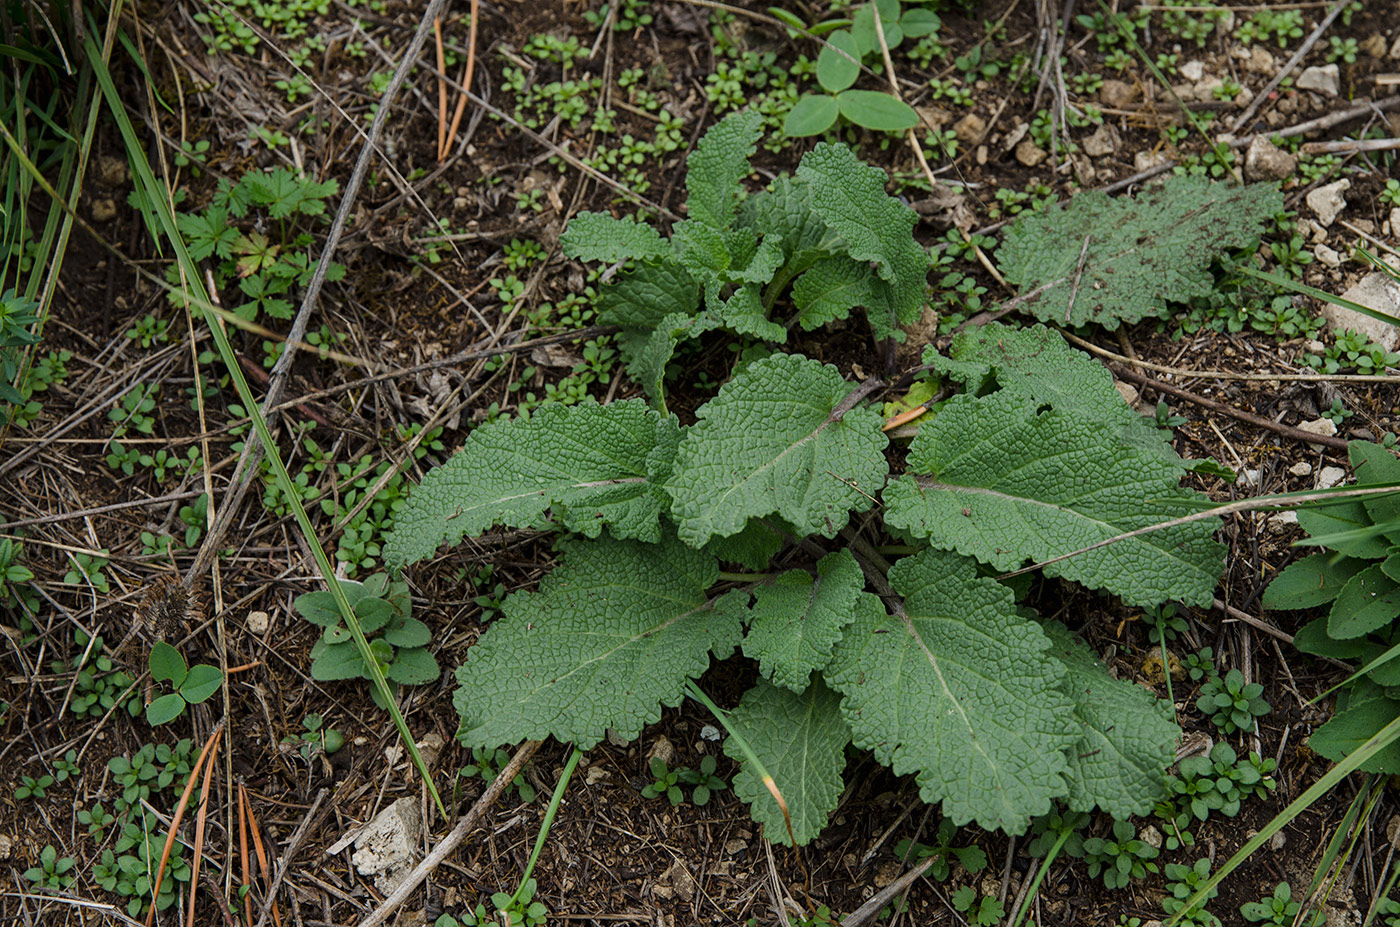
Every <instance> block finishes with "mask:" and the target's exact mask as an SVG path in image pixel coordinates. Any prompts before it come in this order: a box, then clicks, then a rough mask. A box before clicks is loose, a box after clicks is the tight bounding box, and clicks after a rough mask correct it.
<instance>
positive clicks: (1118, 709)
mask: <svg viewBox="0 0 1400 927" xmlns="http://www.w3.org/2000/svg"><path fill="white" fill-rule="evenodd" d="M1042 629H1043V630H1044V631H1045V633H1046V635H1048V636H1049V638H1050V641H1051V643H1052V650H1051V652H1052V653H1053V654H1054V655H1055V657H1056V658H1057V659H1059V661H1060V662H1061V663H1063V664H1064V665H1065V669H1066V670H1067V676H1066V685H1067V687H1068V691H1069V695H1070V698H1072V699H1074V703H1075V707H1074V717H1075V720H1076V721H1078V722H1079V724H1080V726H1081V734H1080V738H1079V742H1078V743H1077V744H1076V745H1075V746H1074V747H1073V748H1072V749H1071V750H1070V751H1069V807H1070V810H1071V811H1093V810H1094V808H1095V807H1096V806H1097V807H1099V808H1102V809H1103V810H1104V811H1106V812H1108V813H1109V814H1111V815H1112V816H1113V817H1115V818H1117V819H1118V820H1120V821H1126V820H1127V819H1128V818H1130V817H1133V816H1136V815H1140V814H1147V813H1148V812H1149V811H1151V810H1152V805H1153V802H1154V801H1157V800H1158V799H1161V798H1163V797H1164V796H1165V794H1166V788H1167V767H1169V766H1171V764H1172V763H1173V762H1174V761H1175V758H1176V742H1177V740H1178V738H1180V737H1181V729H1180V728H1178V727H1177V726H1176V723H1175V722H1174V721H1173V720H1172V711H1171V706H1170V705H1169V704H1167V703H1165V702H1159V701H1157V699H1156V698H1154V697H1153V695H1152V693H1151V692H1148V691H1147V690H1146V689H1144V688H1142V687H1141V686H1138V685H1134V684H1133V683H1131V682H1128V681H1127V680H1124V679H1114V678H1113V677H1112V676H1110V675H1108V670H1107V669H1105V668H1104V666H1103V664H1102V663H1100V662H1099V661H1098V659H1097V658H1096V657H1095V656H1094V654H1093V652H1092V651H1090V650H1089V647H1088V645H1087V644H1085V643H1084V642H1083V641H1082V640H1080V639H1079V638H1078V637H1076V636H1075V635H1074V634H1072V633H1070V631H1069V629H1068V628H1066V627H1065V626H1064V625H1062V624H1060V623H1059V622H1058V621H1051V622H1047V623H1046V624H1044V625H1043V626H1042Z"/></svg>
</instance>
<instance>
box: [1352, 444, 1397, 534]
mask: <svg viewBox="0 0 1400 927" xmlns="http://www.w3.org/2000/svg"><path fill="white" fill-rule="evenodd" d="M1347 454H1348V455H1349V456H1350V457H1351V464H1352V466H1353V467H1355V468H1356V482H1357V483H1394V482H1400V460H1397V459H1396V457H1395V453H1394V452H1393V451H1390V450H1387V449H1386V448H1384V447H1382V446H1381V445H1379V444H1373V443H1371V442H1369V441H1352V442H1351V443H1349V444H1348V445H1347ZM1361 501H1362V504H1363V505H1365V506H1366V512H1367V514H1369V515H1370V516H1371V521H1372V522H1374V523H1375V524H1376V525H1379V526H1383V527H1384V528H1385V535H1384V536H1385V539H1386V540H1388V541H1390V543H1392V544H1397V545H1400V488H1397V489H1396V490H1395V492H1393V493H1386V494H1385V495H1381V496H1365V497H1363V498H1362V500H1361Z"/></svg>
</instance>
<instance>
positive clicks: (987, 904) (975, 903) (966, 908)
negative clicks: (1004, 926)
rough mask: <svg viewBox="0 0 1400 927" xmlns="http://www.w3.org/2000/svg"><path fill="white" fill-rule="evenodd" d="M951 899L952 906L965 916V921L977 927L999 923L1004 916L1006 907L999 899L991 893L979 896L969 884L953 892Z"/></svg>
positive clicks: (986, 926) (989, 926) (987, 926)
mask: <svg viewBox="0 0 1400 927" xmlns="http://www.w3.org/2000/svg"><path fill="white" fill-rule="evenodd" d="M952 901H953V907H954V908H956V909H957V910H958V911H961V912H962V913H963V914H964V915H966V916H967V922H968V923H969V924H976V925H978V927H991V925H993V924H999V923H1001V919H1002V918H1003V917H1005V916H1006V909H1005V907H1003V906H1002V903H1001V902H1000V901H998V900H997V899H996V898H994V897H992V896H991V895H983V896H981V897H979V896H978V894H977V890H976V889H975V888H973V887H972V886H971V885H964V886H963V887H962V888H960V889H958V890H957V891H955V892H953V897H952Z"/></svg>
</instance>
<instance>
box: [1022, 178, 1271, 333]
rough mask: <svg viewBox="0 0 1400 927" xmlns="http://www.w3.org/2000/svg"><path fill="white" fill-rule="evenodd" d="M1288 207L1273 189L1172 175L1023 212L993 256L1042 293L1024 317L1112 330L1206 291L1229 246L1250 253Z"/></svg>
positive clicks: (1026, 289)
mask: <svg viewBox="0 0 1400 927" xmlns="http://www.w3.org/2000/svg"><path fill="white" fill-rule="evenodd" d="M1282 209H1283V196H1282V194H1280V193H1279V191H1278V190H1277V189H1276V188H1275V187H1274V186H1273V185H1272V184H1253V185H1250V186H1244V187H1236V186H1229V185H1226V184H1215V183H1211V182H1210V181H1208V180H1205V179H1204V178H1199V177H1168V178H1167V180H1166V183H1164V184H1163V185H1161V186H1159V187H1151V188H1148V189H1147V190H1144V191H1143V192H1142V193H1139V194H1137V195H1136V196H1133V197H1122V198H1118V199H1113V198H1110V197H1109V196H1108V195H1107V194H1105V193H1101V192H1098V191H1092V190H1091V191H1088V192H1086V193H1081V194H1080V195H1078V196H1075V197H1073V198H1071V199H1070V200H1069V201H1068V202H1067V203H1060V204H1056V205H1054V206H1051V207H1050V208H1049V209H1046V210H1042V211H1038V212H1028V213H1023V214H1022V215H1021V218H1019V219H1018V220H1017V221H1016V224H1015V225H1013V226H1012V227H1011V229H1010V231H1008V232H1007V234H1006V241H1005V242H1004V243H1003V244H1002V246H1001V248H1000V249H998V250H997V263H998V264H1000V265H1001V271H1002V273H1003V274H1005V275H1006V279H1007V280H1009V281H1011V282H1012V283H1015V284H1018V285H1019V286H1020V287H1021V290H1022V294H1023V295H1027V294H1029V293H1030V292H1031V291H1033V290H1037V289H1039V288H1041V287H1044V288H1045V289H1044V290H1043V291H1041V292H1040V293H1038V294H1037V295H1035V296H1031V297H1029V298H1028V299H1026V300H1025V301H1024V302H1022V303H1021V304H1020V309H1021V311H1023V312H1028V313H1030V314H1031V315H1033V316H1035V317H1036V318H1038V319H1041V320H1042V321H1046V322H1055V323H1057V324H1061V325H1070V326H1078V325H1084V324H1087V323H1089V322H1097V323H1099V324H1100V325H1103V326H1104V327H1105V328H1109V329H1114V328H1117V327H1118V325H1119V323H1120V322H1128V323H1132V322H1137V321H1139V320H1140V319H1143V318H1146V317H1148V316H1160V315H1163V314H1164V313H1165V312H1166V308H1167V307H1166V300H1168V299H1170V300H1172V301H1174V302H1185V301H1186V300H1188V299H1191V298H1192V297H1194V296H1205V295H1207V294H1208V293H1210V292H1211V289H1212V288H1213V287H1214V285H1215V281H1214V279H1213V278H1212V276H1211V273H1210V264H1211V262H1212V261H1214V260H1216V259H1217V258H1219V257H1220V256H1221V255H1223V254H1224V253H1225V252H1227V251H1230V250H1233V249H1237V248H1247V249H1252V248H1254V247H1255V246H1256V245H1257V244H1258V243H1259V233H1260V229H1261V228H1262V227H1263V225H1264V223H1265V222H1267V221H1268V220H1270V219H1272V218H1273V217H1274V216H1275V215H1277V214H1278V213H1279V211H1280V210H1282ZM1086 236H1087V237H1088V240H1089V245H1088V250H1087V251H1085V249H1084V239H1085V237H1086ZM1081 254H1084V255H1085V259H1084V264H1083V268H1082V270H1081V269H1080V261H1079V259H1080V255H1081ZM1071 293H1075V296H1074V303H1073V305H1072V306H1071V304H1070V294H1071ZM1067 309H1069V310H1070V315H1069V316H1068V317H1066V315H1065V312H1066V310H1067Z"/></svg>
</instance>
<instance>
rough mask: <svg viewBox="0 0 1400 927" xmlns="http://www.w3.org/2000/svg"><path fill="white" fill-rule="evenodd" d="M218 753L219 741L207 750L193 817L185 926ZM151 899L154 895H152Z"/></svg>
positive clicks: (189, 926) (190, 924)
mask: <svg viewBox="0 0 1400 927" xmlns="http://www.w3.org/2000/svg"><path fill="white" fill-rule="evenodd" d="M218 755H219V741H217V740H215V741H214V749H213V750H211V751H209V763H208V764H207V765H206V766H205V767H204V785H203V786H202V787H201V788H200V790H199V811H197V812H196V813H195V819H194V857H193V858H191V860H190V913H189V915H188V916H187V917H186V918H185V927H194V902H195V898H196V897H197V896H198V895H199V864H200V862H202V861H203V858H204V825H205V824H206V823H207V822H208V817H209V787H210V786H211V785H213V784H214V759H215V758H216V757H217V756H218ZM151 897H152V900H154V899H155V896H154V895H152V896H151Z"/></svg>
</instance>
